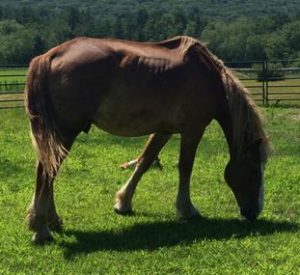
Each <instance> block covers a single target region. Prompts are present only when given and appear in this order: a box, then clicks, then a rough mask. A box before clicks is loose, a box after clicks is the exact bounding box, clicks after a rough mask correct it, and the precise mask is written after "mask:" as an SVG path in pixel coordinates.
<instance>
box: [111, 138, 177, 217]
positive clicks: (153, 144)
mask: <svg viewBox="0 0 300 275" xmlns="http://www.w3.org/2000/svg"><path fill="white" fill-rule="evenodd" d="M170 137H171V135H167V134H159V133H156V134H152V135H150V137H149V140H148V142H147V144H146V146H145V149H144V152H143V154H142V155H141V156H140V157H139V159H138V162H137V165H136V167H135V170H134V172H133V174H132V175H131V177H130V178H129V180H128V181H127V183H126V184H125V185H124V186H123V187H122V188H121V189H120V190H119V191H118V192H117V194H116V203H115V206H114V209H115V211H116V212H117V213H118V214H124V215H125V214H129V213H131V212H132V204H131V201H132V197H133V195H134V192H135V189H136V186H137V185H138V182H139V180H140V178H141V177H142V175H143V174H144V173H145V172H146V171H147V170H148V168H149V166H150V165H151V164H152V162H153V161H154V160H155V158H157V156H158V153H159V152H160V150H161V149H162V147H163V146H164V145H165V144H166V142H167V141H168V140H169V138H170Z"/></svg>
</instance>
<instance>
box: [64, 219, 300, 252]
mask: <svg viewBox="0 0 300 275" xmlns="http://www.w3.org/2000/svg"><path fill="white" fill-rule="evenodd" d="M298 229H299V225H297V224H296V223H291V222H287V221H283V222H277V221H270V220H263V219H262V220H258V221H256V222H253V223H250V222H247V221H242V220H237V219H229V220H228V219H226V220H225V219H204V218H202V219H197V220H192V221H189V222H182V221H167V222H163V221H161V222H153V223H143V224H136V225H134V226H131V227H127V228H124V229H123V230H122V231H118V232H114V231H113V232H110V231H97V232H96V231H80V230H66V231H65V234H66V235H67V236H73V237H75V239H76V241H75V242H66V241H63V242H61V243H60V246H62V247H63V248H64V249H65V256H66V258H73V257H74V256H76V255H77V254H81V253H91V252H95V251H105V250H107V251H111V250H112V251H135V250H155V249H158V248H160V247H172V246H175V245H179V244H181V245H185V244H190V243H193V242H197V241H201V240H205V239H207V240H228V239H231V238H244V237H247V236H252V237H255V236H264V235H270V234H274V233H276V232H295V231H297V230H298Z"/></svg>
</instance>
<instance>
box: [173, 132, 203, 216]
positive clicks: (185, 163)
mask: <svg viewBox="0 0 300 275" xmlns="http://www.w3.org/2000/svg"><path fill="white" fill-rule="evenodd" d="M202 134H203V132H202V133H199V134H181V147H180V157H179V165H178V168H179V187H178V195H177V200H176V208H177V215H178V216H179V217H180V218H189V217H193V216H199V213H198V211H197V210H196V208H195V207H194V206H193V204H192V202H191V199H190V177H191V173H192V168H193V163H194V159H195V155H196V151H197V147H198V144H199V141H200V138H201V136H202Z"/></svg>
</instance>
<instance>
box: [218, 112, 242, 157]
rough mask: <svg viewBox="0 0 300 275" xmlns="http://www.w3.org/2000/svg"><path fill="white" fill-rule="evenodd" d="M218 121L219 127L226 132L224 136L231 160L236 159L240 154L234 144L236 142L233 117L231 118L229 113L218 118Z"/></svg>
mask: <svg viewBox="0 0 300 275" xmlns="http://www.w3.org/2000/svg"><path fill="white" fill-rule="evenodd" d="M216 120H217V121H218V123H219V125H220V126H221V128H222V130H223V132H224V135H225V137H226V141H227V144H228V149H229V154H230V159H234V158H236V157H237V155H238V152H237V148H236V146H235V144H234V140H233V123H232V120H231V117H230V115H229V113H228V114H222V116H219V117H218V118H216Z"/></svg>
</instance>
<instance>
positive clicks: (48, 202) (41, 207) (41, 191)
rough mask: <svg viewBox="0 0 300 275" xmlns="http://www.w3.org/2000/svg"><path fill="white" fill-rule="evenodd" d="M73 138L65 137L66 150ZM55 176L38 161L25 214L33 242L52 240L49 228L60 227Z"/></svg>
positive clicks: (59, 162) (60, 161) (59, 160)
mask: <svg viewBox="0 0 300 275" xmlns="http://www.w3.org/2000/svg"><path fill="white" fill-rule="evenodd" d="M74 139H75V137H72V138H65V141H64V147H65V148H66V149H67V150H69V149H70V148H71V145H72V143H73V141H74ZM64 157H66V156H64ZM63 159H64V158H63V157H60V159H58V166H60V165H61V163H62V162H63ZM58 169H59V167H58V168H57V170H58ZM55 176H56V173H54V174H53V175H49V173H48V172H47V170H46V169H45V167H44V165H43V163H42V162H41V161H38V164H37V168H36V188H35V193H34V196H33V199H32V203H31V205H30V207H29V210H28V216H27V219H28V226H29V228H30V229H31V230H32V231H34V232H35V234H34V236H33V238H32V241H33V242H34V243H45V242H47V241H51V240H53V237H52V234H51V232H50V229H54V230H59V229H60V228H61V224H62V221H61V219H60V218H59V216H58V215H57V213H56V209H55V203H54V195H53V181H54V179H55Z"/></svg>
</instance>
